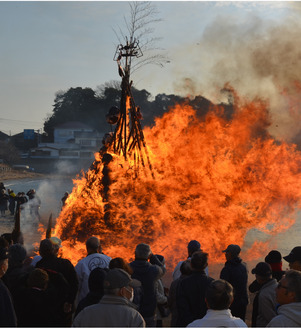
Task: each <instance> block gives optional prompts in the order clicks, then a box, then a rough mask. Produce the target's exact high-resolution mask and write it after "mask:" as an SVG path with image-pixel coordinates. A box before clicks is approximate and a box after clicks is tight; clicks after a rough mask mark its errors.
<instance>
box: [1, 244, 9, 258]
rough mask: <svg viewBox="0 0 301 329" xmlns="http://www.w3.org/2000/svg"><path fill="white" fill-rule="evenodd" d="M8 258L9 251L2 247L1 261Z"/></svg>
mask: <svg viewBox="0 0 301 329" xmlns="http://www.w3.org/2000/svg"><path fill="white" fill-rule="evenodd" d="M7 258H8V251H7V249H6V248H3V247H0V260H4V259H7Z"/></svg>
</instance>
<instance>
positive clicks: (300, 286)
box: [285, 270, 301, 303]
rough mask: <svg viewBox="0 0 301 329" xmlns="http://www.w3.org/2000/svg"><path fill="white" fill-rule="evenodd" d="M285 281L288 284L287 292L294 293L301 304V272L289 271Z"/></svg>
mask: <svg viewBox="0 0 301 329" xmlns="http://www.w3.org/2000/svg"><path fill="white" fill-rule="evenodd" d="M285 279H286V282H287V291H292V292H294V293H295V299H296V302H297V303H299V302H301V272H300V271H296V270H289V271H287V272H285Z"/></svg>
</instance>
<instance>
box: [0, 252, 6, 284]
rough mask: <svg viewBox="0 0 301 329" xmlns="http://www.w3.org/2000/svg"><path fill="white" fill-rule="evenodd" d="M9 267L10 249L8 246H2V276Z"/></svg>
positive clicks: (0, 275) (0, 268) (0, 261)
mask: <svg viewBox="0 0 301 329" xmlns="http://www.w3.org/2000/svg"><path fill="white" fill-rule="evenodd" d="M7 269H8V251H7V249H6V248H3V247H0V278H2V277H3V275H4V274H5V273H6V271H7Z"/></svg>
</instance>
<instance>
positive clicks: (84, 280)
mask: <svg viewBox="0 0 301 329" xmlns="http://www.w3.org/2000/svg"><path fill="white" fill-rule="evenodd" d="M86 249H87V256H86V257H85V258H83V259H81V260H80V261H79V262H78V263H77V265H76V266H75V271H76V273H77V277H78V281H79V287H78V296H77V300H78V301H80V300H82V299H83V298H84V297H86V296H87V294H88V292H89V286H88V279H89V275H90V272H91V271H92V270H93V269H94V268H97V267H99V268H109V263H110V260H111V257H109V256H106V255H104V254H103V253H102V250H101V245H100V241H99V239H98V238H96V237H94V236H93V237H90V238H89V239H88V240H87V241H86Z"/></svg>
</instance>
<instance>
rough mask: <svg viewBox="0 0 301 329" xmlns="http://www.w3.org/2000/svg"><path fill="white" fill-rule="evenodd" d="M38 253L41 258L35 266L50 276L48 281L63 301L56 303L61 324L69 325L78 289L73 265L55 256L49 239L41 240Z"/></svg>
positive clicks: (53, 247)
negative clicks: (60, 303) (59, 303)
mask: <svg viewBox="0 0 301 329" xmlns="http://www.w3.org/2000/svg"><path fill="white" fill-rule="evenodd" d="M40 255H41V256H42V259H41V260H40V261H38V262H37V264H36V268H41V269H44V270H46V271H47V273H48V275H49V276H50V280H49V281H50V283H51V284H52V285H53V286H54V287H55V289H56V290H58V296H59V299H60V300H61V301H62V303H63V306H62V305H60V306H59V305H58V307H60V310H61V319H62V324H61V326H70V325H71V316H72V311H73V305H74V301H75V297H76V294H77V290H78V280H77V276H76V272H75V269H74V266H73V265H72V264H71V262H70V261H69V260H68V259H64V258H59V257H57V251H56V247H55V246H54V244H53V243H52V242H51V240H50V239H44V240H42V241H41V243H40ZM58 282H59V284H58ZM59 286H61V288H59ZM61 306H62V307H61Z"/></svg>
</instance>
